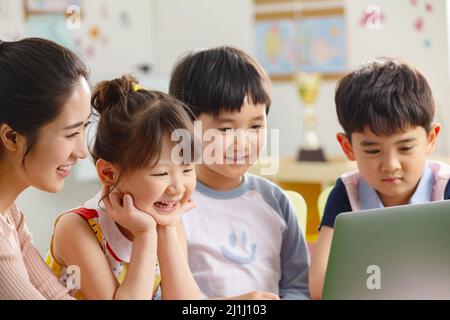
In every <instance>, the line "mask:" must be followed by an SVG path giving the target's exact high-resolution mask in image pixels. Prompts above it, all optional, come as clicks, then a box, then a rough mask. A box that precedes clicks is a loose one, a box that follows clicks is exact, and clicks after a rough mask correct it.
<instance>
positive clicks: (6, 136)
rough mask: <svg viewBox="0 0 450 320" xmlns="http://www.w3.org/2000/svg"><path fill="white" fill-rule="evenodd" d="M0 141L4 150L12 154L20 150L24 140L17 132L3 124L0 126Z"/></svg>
mask: <svg viewBox="0 0 450 320" xmlns="http://www.w3.org/2000/svg"><path fill="white" fill-rule="evenodd" d="M0 140H1V141H2V144H3V146H4V147H5V148H6V150H9V151H13V152H15V151H18V150H19V149H20V148H21V144H23V143H24V142H25V141H24V138H23V137H22V136H21V135H20V134H19V133H17V131H15V130H14V129H13V128H11V127H10V126H8V125H7V124H5V123H3V124H2V125H0Z"/></svg>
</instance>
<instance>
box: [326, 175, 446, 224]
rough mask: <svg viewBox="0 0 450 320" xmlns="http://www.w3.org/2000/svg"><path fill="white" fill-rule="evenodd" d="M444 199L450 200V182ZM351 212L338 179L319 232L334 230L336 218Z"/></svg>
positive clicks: (342, 183) (344, 191) (328, 201)
mask: <svg viewBox="0 0 450 320" xmlns="http://www.w3.org/2000/svg"><path fill="white" fill-rule="evenodd" d="M444 199H445V200H447V199H450V180H449V182H447V185H446V186H445V192H444ZM351 211H352V207H351V205H350V200H349V198H348V194H347V189H345V185H344V182H342V179H341V178H338V179H337V180H336V185H335V186H334V188H333V190H331V192H330V195H329V196H328V200H327V204H326V205H325V210H324V212H323V217H322V222H321V223H320V227H319V230H320V228H322V226H327V227H330V228H334V222H335V220H336V217H337V216H338V215H339V214H341V213H343V212H351Z"/></svg>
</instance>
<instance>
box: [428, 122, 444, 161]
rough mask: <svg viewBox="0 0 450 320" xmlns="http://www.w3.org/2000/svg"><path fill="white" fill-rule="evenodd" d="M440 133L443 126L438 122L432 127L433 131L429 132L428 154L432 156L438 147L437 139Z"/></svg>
mask: <svg viewBox="0 0 450 320" xmlns="http://www.w3.org/2000/svg"><path fill="white" fill-rule="evenodd" d="M439 132H441V124H440V123H437V122H436V123H434V124H433V125H432V126H431V129H430V131H429V132H428V137H427V154H430V153H432V152H433V151H434V149H435V147H436V139H437V136H438V135H439Z"/></svg>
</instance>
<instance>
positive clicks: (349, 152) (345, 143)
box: [336, 132, 355, 161]
mask: <svg viewBox="0 0 450 320" xmlns="http://www.w3.org/2000/svg"><path fill="white" fill-rule="evenodd" d="M336 139H337V141H338V142H339V144H340V145H341V148H342V151H344V153H345V155H346V156H347V159H348V160H350V161H355V154H354V153H353V147H352V143H351V142H350V140H348V138H347V136H346V135H345V133H342V132H339V133H338V134H337V135H336Z"/></svg>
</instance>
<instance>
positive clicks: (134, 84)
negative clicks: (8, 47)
mask: <svg viewBox="0 0 450 320" xmlns="http://www.w3.org/2000/svg"><path fill="white" fill-rule="evenodd" d="M0 44H1V43H0ZM131 89H132V90H133V91H139V90H142V89H144V88H142V87H141V86H140V85H138V84H137V83H133V86H132V87H131Z"/></svg>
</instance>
